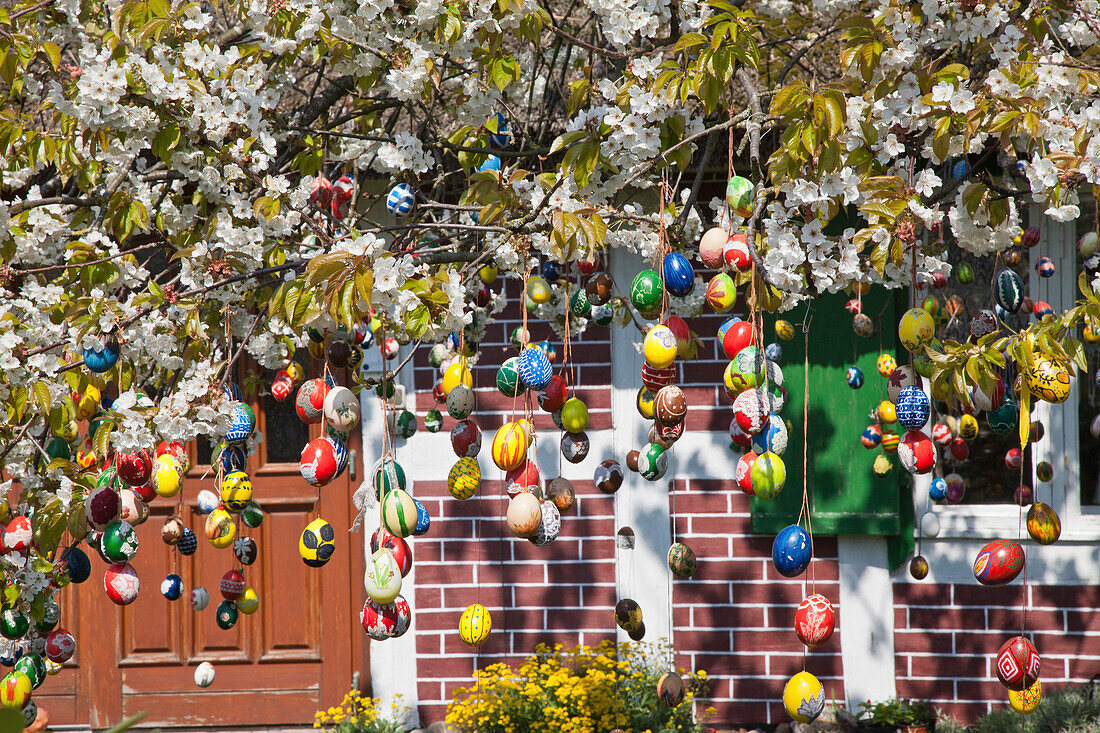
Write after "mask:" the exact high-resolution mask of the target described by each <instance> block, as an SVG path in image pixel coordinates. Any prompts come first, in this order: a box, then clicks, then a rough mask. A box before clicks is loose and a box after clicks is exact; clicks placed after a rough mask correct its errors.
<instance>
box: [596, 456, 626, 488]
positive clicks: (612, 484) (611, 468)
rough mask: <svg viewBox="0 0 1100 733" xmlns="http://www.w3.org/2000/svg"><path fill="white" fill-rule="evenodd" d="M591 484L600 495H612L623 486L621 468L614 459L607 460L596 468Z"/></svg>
mask: <svg viewBox="0 0 1100 733" xmlns="http://www.w3.org/2000/svg"><path fill="white" fill-rule="evenodd" d="M592 482H593V483H594V484H596V488H597V489H599V490H600V492H601V493H604V494H614V493H615V492H616V491H618V490H619V487H620V486H622V485H623V467H622V466H620V465H619V462H618V461H616V460H615V459H614V458H608V459H607V460H605V461H603V462H601V463H600V465H598V466H596V470H595V472H594V473H593V476H592Z"/></svg>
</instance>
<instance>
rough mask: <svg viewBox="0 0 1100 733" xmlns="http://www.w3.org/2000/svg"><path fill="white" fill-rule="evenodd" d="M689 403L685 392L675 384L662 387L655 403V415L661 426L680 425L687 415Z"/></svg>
mask: <svg viewBox="0 0 1100 733" xmlns="http://www.w3.org/2000/svg"><path fill="white" fill-rule="evenodd" d="M687 409H688V403H687V397H686V396H685V395H684V391H683V390H682V389H680V388H679V387H677V386H676V385H674V384H670V385H668V386H667V387H661V389H660V390H659V391H658V392H657V397H656V398H655V399H654V401H653V414H654V416H655V417H656V418H657V422H659V423H660V424H661V425H665V426H672V425H679V424H680V423H682V422H683V421H684V417H685V416H686V415H687Z"/></svg>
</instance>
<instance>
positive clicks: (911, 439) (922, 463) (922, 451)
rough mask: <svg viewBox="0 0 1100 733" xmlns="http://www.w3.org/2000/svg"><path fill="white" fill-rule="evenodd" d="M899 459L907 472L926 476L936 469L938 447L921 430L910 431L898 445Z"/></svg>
mask: <svg viewBox="0 0 1100 733" xmlns="http://www.w3.org/2000/svg"><path fill="white" fill-rule="evenodd" d="M898 459H900V460H901V465H902V466H903V467H904V468H905V470H906V471H908V472H909V473H913V474H918V475H921V474H926V473H928V472H929V471H931V470H932V469H933V468H935V467H936V446H935V445H934V444H933V443H932V439H931V438H929V437H928V435H927V434H926V433H924V432H922V431H920V430H910V431H909V432H907V433H906V434H905V437H904V438H902V439H901V442H900V443H898Z"/></svg>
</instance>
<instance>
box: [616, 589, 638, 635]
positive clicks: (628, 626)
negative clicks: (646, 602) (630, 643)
mask: <svg viewBox="0 0 1100 733" xmlns="http://www.w3.org/2000/svg"><path fill="white" fill-rule="evenodd" d="M615 624H616V625H617V626H618V627H619V628H620V629H622V630H623V631H626V632H627V633H629V632H631V631H636V630H637V629H639V628H640V627H641V626H642V607H641V606H639V605H638V602H637V601H635V600H634V599H633V598H621V599H619V601H618V602H617V603H615Z"/></svg>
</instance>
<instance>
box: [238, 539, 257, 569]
mask: <svg viewBox="0 0 1100 733" xmlns="http://www.w3.org/2000/svg"><path fill="white" fill-rule="evenodd" d="M258 553H259V546H258V545H257V544H256V540H254V539H252V538H251V537H238V538H237V539H235V540H233V557H235V558H237V562H239V563H240V564H241V565H251V564H252V563H254V562H256V556H257V554H258Z"/></svg>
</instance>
